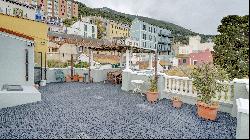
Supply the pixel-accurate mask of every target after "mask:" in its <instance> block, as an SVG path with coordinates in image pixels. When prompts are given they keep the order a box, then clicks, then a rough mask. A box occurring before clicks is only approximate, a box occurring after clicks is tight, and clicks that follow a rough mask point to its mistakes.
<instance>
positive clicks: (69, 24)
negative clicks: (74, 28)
mask: <svg viewBox="0 0 250 140" xmlns="http://www.w3.org/2000/svg"><path fill="white" fill-rule="evenodd" d="M77 20H78V19H77V17H72V18H71V19H64V20H63V25H65V26H66V33H67V31H68V27H70V26H71V25H73V24H74V23H75V22H77Z"/></svg>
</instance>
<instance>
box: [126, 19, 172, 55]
mask: <svg viewBox="0 0 250 140" xmlns="http://www.w3.org/2000/svg"><path fill="white" fill-rule="evenodd" d="M130 36H131V38H132V39H133V40H137V41H139V46H140V47H141V48H147V49H151V50H158V52H159V54H160V55H159V58H160V59H161V60H169V59H170V58H173V57H174V51H173V49H172V46H171V38H172V37H171V32H170V31H169V30H167V29H163V28H160V27H157V26H154V25H151V24H149V23H146V22H144V21H140V20H139V19H138V18H136V19H134V20H133V22H132V25H131V29H130Z"/></svg>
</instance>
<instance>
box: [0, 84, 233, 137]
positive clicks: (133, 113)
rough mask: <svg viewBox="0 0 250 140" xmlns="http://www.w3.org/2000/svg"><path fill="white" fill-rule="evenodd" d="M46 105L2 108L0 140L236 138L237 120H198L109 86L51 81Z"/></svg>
mask: <svg viewBox="0 0 250 140" xmlns="http://www.w3.org/2000/svg"><path fill="white" fill-rule="evenodd" d="M39 90H40V92H41V93H42V101H41V102H39V103H32V104H26V105H21V106H17V107H12V108H5V109H1V110H0V128H1V131H0V138H1V139H7V138H8V139H10V138H12V139H14V138H22V139H24V138H76V139H88V138H94V139H95V138H124V139H125V138H145V139H146V138H155V139H158V138H165V139H167V138H175V139H177V138H186V139H188V138H194V139H195V138H204V139H207V138H210V139H214V138H218V139H220V138H227V139H232V138H235V135H236V134H235V133H236V118H232V117H230V115H229V114H227V113H222V112H219V113H218V118H217V120H216V121H214V122H212V121H205V120H202V119H200V118H198V117H197V115H196V107H195V106H192V105H188V104H183V106H182V108H181V109H175V108H173V107H172V103H171V101H169V100H161V101H159V102H158V103H157V104H154V105H151V104H149V103H148V102H147V101H146V100H145V97H142V96H140V95H139V94H138V95H137V94H132V93H128V92H124V91H122V90H121V87H120V86H114V85H109V84H82V83H53V84H48V85H47V86H45V87H40V89H39Z"/></svg>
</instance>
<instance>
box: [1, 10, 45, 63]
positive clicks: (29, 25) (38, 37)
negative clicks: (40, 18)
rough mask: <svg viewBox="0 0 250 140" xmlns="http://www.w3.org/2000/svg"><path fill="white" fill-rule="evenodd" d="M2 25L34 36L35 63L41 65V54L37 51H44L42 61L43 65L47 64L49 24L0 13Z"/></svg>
mask: <svg viewBox="0 0 250 140" xmlns="http://www.w3.org/2000/svg"><path fill="white" fill-rule="evenodd" d="M0 27H2V28H5V29H8V30H11V31H14V32H17V33H22V34H24V35H27V36H30V37H33V38H34V42H35V63H37V64H38V65H40V55H38V54H37V52H42V53H43V61H42V63H43V66H44V65H45V54H46V52H47V51H48V45H47V42H48V38H47V33H48V25H47V24H45V23H42V22H36V21H33V20H27V19H22V18H17V17H12V16H8V15H3V14H1V13H0Z"/></svg>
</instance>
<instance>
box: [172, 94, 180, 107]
mask: <svg viewBox="0 0 250 140" xmlns="http://www.w3.org/2000/svg"><path fill="white" fill-rule="evenodd" d="M172 103H173V107H175V108H180V107H181V106H182V101H181V98H180V97H178V96H174V97H173V98H172Z"/></svg>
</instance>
